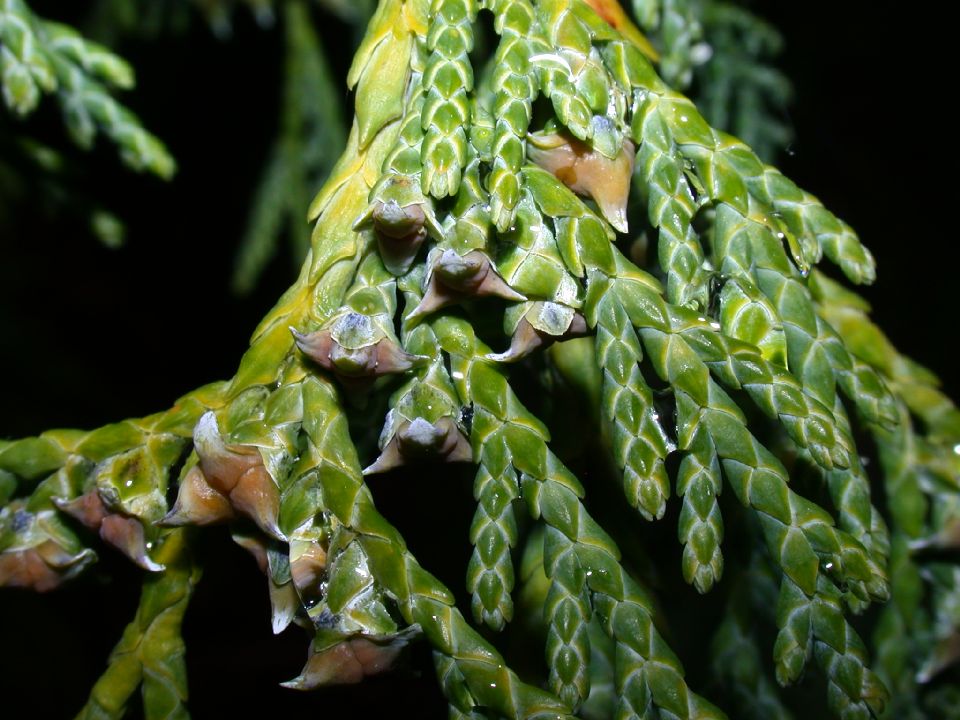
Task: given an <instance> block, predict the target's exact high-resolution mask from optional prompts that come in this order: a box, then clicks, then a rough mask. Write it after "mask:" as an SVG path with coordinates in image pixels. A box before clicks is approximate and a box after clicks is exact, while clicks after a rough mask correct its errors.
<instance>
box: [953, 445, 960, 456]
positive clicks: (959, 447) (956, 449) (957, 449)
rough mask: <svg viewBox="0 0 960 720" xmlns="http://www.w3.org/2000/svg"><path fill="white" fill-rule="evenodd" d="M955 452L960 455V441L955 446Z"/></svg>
mask: <svg viewBox="0 0 960 720" xmlns="http://www.w3.org/2000/svg"><path fill="white" fill-rule="evenodd" d="M953 454H954V455H960V443H957V444H956V445H954V446H953Z"/></svg>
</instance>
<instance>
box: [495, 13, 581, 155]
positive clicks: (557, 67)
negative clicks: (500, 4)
mask: <svg viewBox="0 0 960 720" xmlns="http://www.w3.org/2000/svg"><path fill="white" fill-rule="evenodd" d="M509 4H510V5H520V4H522V5H523V6H524V9H523V13H524V14H529V15H530V16H531V17H533V16H535V13H536V16H537V17H538V18H540V20H539V22H538V23H537V24H535V25H534V27H533V28H532V32H531V34H530V36H529V38H528V41H529V43H530V53H531V54H530V62H531V64H532V66H533V68H534V70H535V71H536V74H537V79H538V82H539V85H540V91H541V92H542V93H543V94H544V95H546V96H547V97H548V98H550V101H551V103H552V104H553V110H554V112H555V113H556V116H557V119H558V120H559V121H560V122H561V123H562V124H563V126H564V127H566V128H567V129H568V130H569V131H570V132H571V133H573V135H574V136H575V137H577V138H579V139H581V140H586V139H588V138H590V137H591V136H592V124H591V121H592V118H593V114H592V113H591V111H590V107H589V106H588V105H587V103H586V102H585V101H584V99H583V98H582V97H581V96H580V93H579V92H578V91H577V88H576V86H575V85H574V83H573V80H572V77H571V76H572V75H573V74H574V69H573V68H572V67H571V65H570V62H569V60H568V59H567V58H566V57H565V56H564V55H563V52H562V51H563V50H564V49H570V50H572V51H573V52H574V53H576V54H579V55H583V54H585V53H587V52H589V51H590V47H591V44H590V38H589V35H588V34H586V33H585V32H584V30H583V28H582V26H581V25H580V23H579V21H577V20H576V18H569V22H570V33H571V34H564V35H562V36H561V37H559V38H557V43H556V44H555V43H554V42H552V41H551V39H550V37H551V36H556V34H557V32H558V30H559V28H557V27H555V26H553V27H551V26H549V24H548V25H547V27H545V26H544V20H543V19H542V18H543V17H544V16H543V15H541V14H540V13H545V14H547V17H548V20H547V22H548V23H549V19H550V16H553V15H554V14H555V13H556V12H557V11H558V10H559V11H560V13H561V15H562V18H560V19H564V20H566V19H567V16H568V13H567V12H566V10H567V8H568V7H569V5H570V4H571V3H569V2H568V1H567V0H560V2H558V3H550V6H549V7H548V8H547V7H543V3H538V4H537V5H536V10H534V6H533V4H532V3H530V2H529V0H513V2H511V3H509ZM559 43H562V46H558V44H559Z"/></svg>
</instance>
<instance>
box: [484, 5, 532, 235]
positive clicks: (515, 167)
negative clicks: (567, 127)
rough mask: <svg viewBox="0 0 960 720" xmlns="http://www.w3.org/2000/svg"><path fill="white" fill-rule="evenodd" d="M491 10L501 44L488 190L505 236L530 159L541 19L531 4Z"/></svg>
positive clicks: (493, 212)
mask: <svg viewBox="0 0 960 720" xmlns="http://www.w3.org/2000/svg"><path fill="white" fill-rule="evenodd" d="M491 6H492V10H493V12H494V16H495V17H494V28H495V30H496V31H497V33H499V35H500V44H499V45H498V46H497V52H496V55H495V56H494V60H493V63H494V64H493V75H492V78H491V84H492V86H493V88H494V98H493V105H492V107H491V113H492V117H493V118H494V122H495V126H494V130H493V142H492V146H491V155H492V163H491V167H490V173H489V175H488V176H487V188H488V189H489V192H490V214H491V217H492V219H493V222H494V224H495V225H496V226H497V229H498V230H499V231H500V232H506V231H507V230H508V229H509V228H510V227H511V225H513V218H514V212H515V209H516V206H517V203H518V202H519V201H520V193H521V187H520V168H521V167H523V164H524V162H525V160H526V136H527V129H528V128H529V126H530V119H531V113H532V111H533V110H532V107H533V101H534V100H536V98H537V93H538V90H539V87H538V85H537V84H536V77H535V74H534V73H533V72H532V71H531V64H530V55H531V45H530V42H529V40H528V38H529V36H530V34H531V31H532V30H533V28H534V27H535V25H536V18H535V17H534V14H533V7H532V6H531V5H530V4H528V3H526V2H512V1H510V0H498V1H497V2H494V3H492V4H491Z"/></svg>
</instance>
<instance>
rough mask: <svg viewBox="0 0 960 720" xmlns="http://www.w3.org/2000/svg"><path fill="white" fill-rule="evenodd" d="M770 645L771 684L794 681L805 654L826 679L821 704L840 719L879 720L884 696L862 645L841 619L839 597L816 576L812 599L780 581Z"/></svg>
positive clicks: (832, 587) (825, 581)
mask: <svg viewBox="0 0 960 720" xmlns="http://www.w3.org/2000/svg"><path fill="white" fill-rule="evenodd" d="M777 620H778V624H779V625H780V626H781V627H782V628H783V629H782V630H781V633H780V635H779V636H778V637H777V642H776V645H775V646H774V658H775V660H776V662H777V679H778V680H779V681H780V683H781V684H787V683H791V682H794V681H795V680H796V679H797V678H798V677H799V675H800V673H801V672H802V670H803V667H804V665H805V664H806V662H807V661H808V660H809V658H810V656H811V654H812V655H813V657H815V658H816V661H817V664H818V665H819V666H820V668H821V669H822V670H823V672H824V674H825V675H826V677H827V702H828V704H829V706H830V709H831V710H832V711H833V712H834V713H835V714H836V715H837V716H838V717H840V718H842V719H843V720H854V719H856V720H861V719H862V720H869V718H872V717H876V716H879V715H880V714H881V713H882V712H883V709H884V707H885V705H886V702H887V700H888V698H889V691H888V690H887V689H886V687H885V686H884V685H883V683H882V682H881V681H880V679H879V678H878V677H877V675H876V674H875V673H874V672H873V671H872V670H871V669H870V668H869V666H868V660H867V653H866V650H865V648H864V646H863V641H862V640H861V639H860V637H859V636H858V635H857V634H856V631H854V629H853V628H852V626H851V625H850V624H849V623H848V622H847V621H846V619H845V618H844V615H843V608H842V601H841V597H840V592H839V591H838V590H837V589H836V588H835V587H834V586H833V585H832V584H831V583H830V581H829V580H827V579H826V578H824V577H823V576H821V577H820V578H819V579H818V587H817V592H816V594H815V595H813V596H812V597H811V596H809V595H807V594H806V593H804V592H803V591H802V590H801V589H800V588H799V587H798V586H797V585H796V584H795V583H794V582H793V581H792V580H790V579H789V578H784V580H783V583H782V585H781V592H780V600H779V602H778V606H777Z"/></svg>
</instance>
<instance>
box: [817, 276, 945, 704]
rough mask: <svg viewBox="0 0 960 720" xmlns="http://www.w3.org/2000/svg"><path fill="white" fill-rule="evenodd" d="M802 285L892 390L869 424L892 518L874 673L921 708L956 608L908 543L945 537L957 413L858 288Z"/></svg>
mask: <svg viewBox="0 0 960 720" xmlns="http://www.w3.org/2000/svg"><path fill="white" fill-rule="evenodd" d="M812 288H813V290H814V292H815V295H816V299H817V302H818V305H817V310H818V312H819V313H820V314H822V315H823V317H824V318H825V319H826V320H827V321H828V322H829V323H830V325H832V326H833V327H835V328H836V329H837V331H838V333H839V335H840V337H841V338H842V339H843V341H844V342H845V343H846V345H847V346H848V347H849V348H850V351H851V353H852V354H853V355H854V360H855V362H860V363H864V364H867V365H868V366H869V367H870V368H872V369H873V370H875V371H876V372H878V373H879V374H880V375H881V376H882V377H883V379H884V380H885V381H886V382H887V383H889V385H890V386H891V388H892V389H893V391H894V393H895V394H896V395H897V401H896V412H897V416H896V418H895V419H896V422H895V423H887V424H886V425H885V426H884V425H880V424H873V425H871V430H872V432H873V435H874V438H875V441H876V445H877V450H878V455H879V459H880V465H881V468H882V470H883V476H884V487H885V491H886V495H887V497H888V507H889V508H890V514H891V518H892V526H891V530H892V537H891V546H892V549H891V559H890V565H891V569H890V572H891V578H892V587H891V591H892V592H891V594H892V600H891V602H890V603H889V604H888V605H887V606H886V607H885V608H884V609H883V611H882V612H881V615H880V619H879V622H878V624H877V626H876V628H875V631H874V636H873V641H874V644H875V646H876V648H877V663H878V668H877V669H878V673H879V674H880V675H881V676H882V677H883V678H884V680H885V681H886V682H887V683H888V684H889V685H890V687H891V689H892V690H893V698H892V706H891V713H893V714H896V715H897V716H898V717H899V716H903V717H906V718H912V717H923V715H922V714H921V713H922V710H921V708H923V707H924V706H928V707H930V708H932V707H933V706H934V705H936V704H937V703H939V702H940V700H939V699H937V698H936V694H935V693H934V692H931V690H930V689H929V687H928V685H927V684H926V682H925V681H927V680H929V678H931V677H932V676H933V675H934V674H935V673H937V672H938V671H940V670H942V669H943V668H944V667H946V666H948V665H949V664H951V663H952V662H955V659H956V658H955V656H954V654H953V653H952V652H950V651H949V650H948V648H950V647H951V646H953V644H954V643H955V640H954V638H955V637H956V632H957V629H958V626H960V623H958V622H957V619H956V613H950V612H947V613H943V612H942V608H944V607H946V606H950V604H951V603H952V604H953V605H956V597H957V593H956V584H955V583H951V582H950V577H951V572H955V568H954V567H953V565H946V564H942V563H939V562H937V556H936V554H934V555H932V556H929V555H926V556H925V555H923V554H918V553H923V552H924V550H926V549H933V550H942V549H947V548H950V547H951V546H952V542H953V541H951V540H950V539H949V538H950V537H951V536H952V535H951V533H952V532H953V530H952V528H953V527H954V526H955V524H956V522H957V520H956V516H957V510H956V508H957V505H958V493H957V478H958V477H960V463H958V462H957V459H956V458H957V455H956V450H955V448H956V445H957V442H958V440H960V413H958V412H957V410H956V408H955V407H954V406H953V404H952V403H951V402H950V401H949V400H948V399H947V398H946V397H945V396H944V395H943V394H942V393H940V391H939V390H938V389H937V384H938V383H937V380H936V378H935V377H934V376H933V375H932V374H931V373H929V372H928V371H926V370H924V369H923V368H921V367H919V366H918V365H916V364H915V363H913V362H912V361H911V360H909V358H906V357H904V356H903V355H901V354H900V353H899V352H898V351H897V350H896V348H895V347H894V346H893V345H892V344H891V343H890V341H889V340H888V339H887V338H886V336H885V335H884V334H883V333H882V332H881V331H880V329H879V328H877V326H876V325H874V324H873V323H872V322H871V321H870V319H869V318H868V316H867V312H868V311H869V306H868V305H867V303H866V302H865V301H864V300H863V299H862V298H860V297H858V296H857V295H856V294H854V293H852V292H850V291H847V290H845V289H843V288H841V287H840V286H839V285H837V284H836V283H834V282H833V281H830V280H828V279H827V278H825V277H823V276H819V275H817V276H815V277H814V283H813V285H812ZM931 480H933V482H931ZM951 587H952V590H951V589H950V588H951ZM951 597H952V598H953V599H952V600H949V598H951ZM944 599H948V600H947V604H946V605H944V603H943V600H944ZM904 638H908V639H907V640H906V641H905V640H904Z"/></svg>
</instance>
